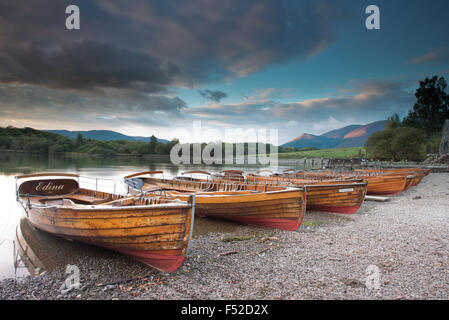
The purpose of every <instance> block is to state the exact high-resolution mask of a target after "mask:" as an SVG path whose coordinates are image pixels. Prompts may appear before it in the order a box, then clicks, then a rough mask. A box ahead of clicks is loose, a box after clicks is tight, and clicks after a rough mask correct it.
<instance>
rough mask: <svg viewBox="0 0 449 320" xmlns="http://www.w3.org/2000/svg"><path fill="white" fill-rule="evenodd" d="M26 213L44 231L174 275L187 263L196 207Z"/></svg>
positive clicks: (58, 208)
mask: <svg viewBox="0 0 449 320" xmlns="http://www.w3.org/2000/svg"><path fill="white" fill-rule="evenodd" d="M84 207H89V206H84ZM27 213H28V216H29V220H30V222H31V224H32V225H33V226H35V227H36V228H38V229H40V230H43V231H46V232H49V233H51V234H54V235H57V236H60V237H63V238H66V239H70V240H76V241H80V242H85V243H90V244H94V245H98V246H102V247H105V248H109V249H112V250H115V251H118V252H122V253H124V254H127V255H129V256H131V257H132V258H134V259H136V260H138V261H140V262H143V263H145V264H146V265H149V266H151V267H154V268H156V269H158V270H161V271H165V272H173V271H176V270H177V269H178V268H179V267H180V266H181V265H182V264H183V263H184V260H185V255H186V253H187V249H188V243H189V241H190V238H191V233H192V226H193V206H192V205H191V204H187V203H186V204H173V205H156V206H155V205H152V206H151V205H150V206H136V207H127V208H121V207H106V206H103V208H101V206H91V207H90V208H80V207H79V206H75V207H74V208H69V207H65V206H54V207H45V208H39V207H32V208H31V209H28V210H27Z"/></svg>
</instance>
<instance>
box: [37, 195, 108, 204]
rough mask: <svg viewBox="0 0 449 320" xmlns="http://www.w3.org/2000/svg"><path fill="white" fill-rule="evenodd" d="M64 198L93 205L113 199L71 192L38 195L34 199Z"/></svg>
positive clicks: (53, 199)
mask: <svg viewBox="0 0 449 320" xmlns="http://www.w3.org/2000/svg"><path fill="white" fill-rule="evenodd" d="M64 199H69V200H72V201H73V202H75V203H78V204H79V203H81V204H91V205H96V204H102V203H105V202H108V201H110V200H111V199H109V198H98V197H94V196H89V195H85V194H69V195H63V196H54V197H38V198H34V201H39V202H41V203H42V202H46V201H55V200H64Z"/></svg>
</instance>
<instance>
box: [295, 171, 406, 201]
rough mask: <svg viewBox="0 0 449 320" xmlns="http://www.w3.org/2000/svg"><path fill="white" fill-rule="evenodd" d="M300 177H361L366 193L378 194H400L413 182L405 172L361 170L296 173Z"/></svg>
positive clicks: (346, 178)
mask: <svg viewBox="0 0 449 320" xmlns="http://www.w3.org/2000/svg"><path fill="white" fill-rule="evenodd" d="M296 175H297V176H298V177H300V178H303V179H304V178H312V177H314V178H316V179H319V180H320V181H326V179H334V180H335V179H344V180H351V179H363V180H364V181H366V182H368V190H367V193H366V194H368V195H379V196H393V195H397V194H400V193H401V192H403V191H405V190H407V188H408V187H410V185H411V183H412V182H413V176H410V175H406V174H388V173H384V174H379V173H374V172H371V173H367V172H362V171H354V172H348V171H345V172H332V171H321V172H300V173H297V174H296Z"/></svg>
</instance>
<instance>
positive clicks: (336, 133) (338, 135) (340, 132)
mask: <svg viewBox="0 0 449 320" xmlns="http://www.w3.org/2000/svg"><path fill="white" fill-rule="evenodd" d="M360 127H362V125H358V124H353V125H350V126H347V127H343V128H340V129H335V130H332V131H329V132H326V133H324V134H322V135H321V136H323V137H326V138H335V139H343V138H344V136H345V135H347V134H348V133H350V132H351V131H352V130H355V129H358V128H360Z"/></svg>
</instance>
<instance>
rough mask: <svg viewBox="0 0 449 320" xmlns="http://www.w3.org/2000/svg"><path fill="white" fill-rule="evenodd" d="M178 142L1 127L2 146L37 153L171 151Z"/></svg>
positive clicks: (104, 154) (103, 153)
mask: <svg viewBox="0 0 449 320" xmlns="http://www.w3.org/2000/svg"><path fill="white" fill-rule="evenodd" d="M177 143H178V140H176V139H174V140H172V141H169V142H167V143H163V142H159V141H158V140H157V138H156V137H154V136H152V137H151V138H150V141H149V142H144V141H127V140H113V141H104V140H96V139H86V138H84V137H83V136H82V134H78V136H77V138H76V139H70V138H68V137H66V136H63V135H60V134H56V133H51V132H45V131H40V130H36V129H33V128H16V127H12V126H8V127H6V128H2V127H0V149H3V150H14V151H25V152H37V153H50V154H55V153H63V152H78V153H84V154H96V155H102V156H110V155H115V154H132V155H145V154H160V155H164V154H169V153H170V150H171V148H172V147H173V146H174V145H175V144H177Z"/></svg>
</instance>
